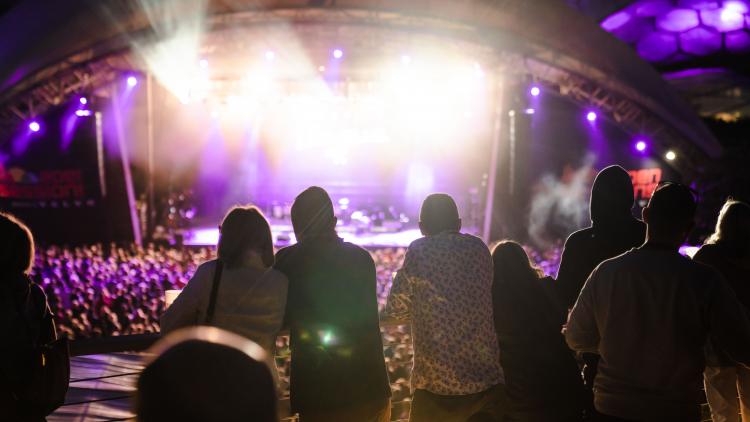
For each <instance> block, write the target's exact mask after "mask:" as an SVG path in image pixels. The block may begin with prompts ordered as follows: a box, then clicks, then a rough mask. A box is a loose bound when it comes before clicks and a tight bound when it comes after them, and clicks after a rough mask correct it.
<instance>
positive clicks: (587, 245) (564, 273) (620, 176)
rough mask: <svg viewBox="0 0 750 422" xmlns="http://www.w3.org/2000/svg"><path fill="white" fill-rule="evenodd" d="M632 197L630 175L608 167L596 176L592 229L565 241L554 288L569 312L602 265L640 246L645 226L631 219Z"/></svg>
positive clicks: (586, 229) (587, 229) (618, 167)
mask: <svg viewBox="0 0 750 422" xmlns="http://www.w3.org/2000/svg"><path fill="white" fill-rule="evenodd" d="M633 202H634V194H633V182H632V181H631V179H630V175H629V174H628V172H627V171H625V169H623V168H622V167H620V166H616V165H615V166H609V167H606V168H604V169H603V170H602V171H600V172H599V174H597V175H596V179H595V180H594V185H593V186H592V188H591V202H590V205H589V211H590V213H591V226H589V227H586V228H585V229H581V230H578V231H577V232H575V233H573V234H571V235H570V236H569V237H568V239H567V240H566V241H565V247H564V248H563V254H562V260H561V261H560V270H559V271H558V273H557V284H558V286H559V288H560V290H561V292H562V296H563V299H564V301H565V304H566V305H567V306H568V308H571V307H573V304H574V303H575V301H576V299H577V298H578V294H579V293H580V292H581V288H583V283H584V282H585V281H586V278H588V276H589V274H591V271H593V270H594V268H596V266H597V265H599V264H601V263H602V261H604V260H606V259H609V258H612V257H615V256H617V255H620V254H622V253H624V252H626V251H628V250H629V249H630V248H634V247H636V246H640V245H642V244H643V242H644V240H645V238H646V225H645V224H643V222H642V221H640V220H637V219H636V218H634V217H633V214H632V212H631V210H632V209H633Z"/></svg>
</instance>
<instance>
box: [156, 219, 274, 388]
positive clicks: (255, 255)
mask: <svg viewBox="0 0 750 422" xmlns="http://www.w3.org/2000/svg"><path fill="white" fill-rule="evenodd" d="M220 231H221V237H220V238H219V245H218V248H217V249H218V259H216V260H212V261H208V262H205V263H203V264H201V266H200V267H198V269H197V270H196V272H195V274H194V275H193V278H191V279H190V281H189V282H188V284H187V286H185V289H184V290H183V291H182V293H180V295H179V296H178V297H177V299H175V301H174V303H173V304H172V305H171V306H170V307H169V308H168V309H167V310H166V311H165V312H164V315H162V317H161V330H162V333H168V332H170V331H173V330H175V329H177V328H181V327H186V326H190V325H204V324H208V323H209V322H207V321H206V312H207V310H208V307H209V299H210V297H211V289H212V287H213V281H214V274H215V272H216V271H217V266H218V265H219V263H221V266H222V269H221V279H220V280H219V284H218V286H217V288H218V290H217V294H216V303H215V310H214V316H213V319H212V321H211V322H210V325H214V326H216V327H219V328H223V329H225V330H229V331H231V332H234V333H236V334H239V335H242V336H245V337H247V338H248V339H250V340H252V341H254V342H256V343H258V344H260V346H261V347H263V348H264V349H265V350H268V351H269V354H270V353H273V350H274V349H275V347H274V345H275V344H276V336H277V334H278V333H279V331H280V330H281V325H282V322H283V318H284V307H285V305H286V295H287V285H288V281H287V278H286V276H285V275H284V274H282V273H281V272H279V271H276V270H274V269H273V268H271V266H272V265H273V263H274V257H273V240H272V237H271V227H270V226H269V225H268V221H266V219H265V218H264V217H263V214H262V213H261V212H260V210H258V209H257V208H256V207H253V206H248V207H234V208H232V209H231V210H229V212H228V213H227V215H226V217H224V220H223V221H222V223H221V228H220ZM269 362H270V363H272V362H273V361H272V360H269ZM274 374H275V372H274Z"/></svg>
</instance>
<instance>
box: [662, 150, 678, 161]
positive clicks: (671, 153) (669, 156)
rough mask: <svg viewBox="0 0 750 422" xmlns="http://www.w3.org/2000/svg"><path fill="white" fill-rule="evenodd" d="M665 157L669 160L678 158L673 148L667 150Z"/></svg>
mask: <svg viewBox="0 0 750 422" xmlns="http://www.w3.org/2000/svg"><path fill="white" fill-rule="evenodd" d="M664 158H666V159H667V161H674V159H675V158H677V153H675V152H674V151H672V150H669V151H667V153H666V154H664Z"/></svg>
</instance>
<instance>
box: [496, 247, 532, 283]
mask: <svg viewBox="0 0 750 422" xmlns="http://www.w3.org/2000/svg"><path fill="white" fill-rule="evenodd" d="M492 262H493V264H494V268H495V282H496V283H498V284H500V285H511V284H517V283H530V282H532V281H533V280H538V279H540V278H541V277H542V276H544V273H543V272H542V270H540V269H539V268H537V267H536V266H535V265H534V264H533V263H532V262H531V260H530V259H529V256H528V255H527V254H526V251H525V250H524V249H523V247H522V246H521V245H520V244H518V242H514V241H512V240H502V241H500V242H498V243H497V245H495V247H494V248H493V249H492Z"/></svg>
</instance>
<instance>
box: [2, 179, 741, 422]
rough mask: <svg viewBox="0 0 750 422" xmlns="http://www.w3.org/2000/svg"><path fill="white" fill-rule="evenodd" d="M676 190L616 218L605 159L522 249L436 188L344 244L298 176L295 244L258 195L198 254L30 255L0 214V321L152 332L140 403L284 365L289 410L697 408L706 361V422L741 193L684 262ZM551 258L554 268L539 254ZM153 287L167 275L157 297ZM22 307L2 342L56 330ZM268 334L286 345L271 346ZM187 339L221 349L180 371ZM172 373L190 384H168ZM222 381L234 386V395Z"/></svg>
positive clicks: (514, 412)
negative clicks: (381, 243)
mask: <svg viewBox="0 0 750 422" xmlns="http://www.w3.org/2000/svg"><path fill="white" fill-rule="evenodd" d="M696 206H697V197H696V195H695V193H694V192H693V191H691V189H690V188H688V187H686V186H684V185H681V184H678V183H664V184H660V185H659V186H658V187H657V189H656V190H655V192H654V193H653V196H652V198H651V200H650V201H649V204H648V206H647V207H645V208H644V210H643V220H642V221H641V220H639V219H636V218H634V217H633V215H632V213H631V209H632V207H633V186H632V184H631V182H630V178H629V176H628V174H627V172H626V171H625V170H623V169H622V168H621V167H618V166H610V167H608V168H606V169H604V170H602V171H601V172H600V173H599V174H598V176H597V178H596V180H595V181H594V185H593V188H592V195H591V204H590V210H591V221H592V224H591V226H590V227H588V228H585V229H583V230H580V231H578V232H576V233H573V234H572V235H571V236H570V237H569V238H568V239H567V241H566V242H565V244H564V246H563V247H562V249H561V253H559V252H558V251H553V252H550V253H544V254H538V255H537V254H534V253H533V251H532V253H530V252H529V251H528V250H525V249H524V248H523V246H521V245H520V244H519V243H517V242H515V241H512V240H505V241H502V242H499V243H498V244H497V245H493V247H492V250H490V249H489V248H488V246H487V245H485V244H484V243H483V242H482V241H481V240H480V239H478V238H477V237H475V236H472V235H469V234H465V233H462V232H461V218H460V216H459V212H458V208H457V206H456V203H455V202H454V200H453V199H452V198H451V197H450V196H448V195H446V194H432V195H429V196H428V197H427V198H426V199H425V200H424V202H423V204H422V208H421V211H420V217H419V227H420V230H421V232H422V234H423V236H424V237H422V238H420V239H418V240H417V241H415V242H413V243H412V244H411V245H410V246H409V248H408V249H406V250H404V249H398V248H396V249H388V248H385V249H378V250H374V251H366V250H364V249H362V248H360V247H358V246H356V245H353V244H350V243H347V242H344V241H343V240H342V239H341V238H339V237H338V235H337V234H336V229H335V228H336V221H337V219H336V217H335V215H334V212H333V204H332V202H331V199H330V197H329V196H328V194H327V192H325V191H324V190H323V189H321V188H318V187H311V188H308V189H306V190H305V191H303V192H302V193H301V194H300V195H299V196H298V197H297V198H296V199H295V202H294V204H293V206H292V209H291V217H292V225H293V229H294V231H295V235H296V237H297V239H298V242H297V243H296V244H294V245H292V246H289V247H286V248H283V249H281V250H278V251H275V250H274V247H273V243H272V238H271V231H270V226H269V223H268V221H267V220H266V219H265V217H264V216H263V214H262V213H261V211H260V210H259V209H258V208H256V207H253V206H246V207H234V208H233V209H231V210H230V211H229V212H228V214H227V216H226V217H225V219H224V221H223V222H222V225H221V228H220V232H221V235H220V239H219V244H218V245H217V252H216V256H215V257H213V256H212V255H211V253H210V252H209V251H208V250H207V249H204V250H194V251H189V252H186V251H178V250H166V249H158V248H152V247H150V248H147V249H145V250H141V249H138V248H126V249H123V248H118V247H116V246H111V247H110V248H109V250H108V251H106V253H105V251H104V250H103V249H102V248H101V247H100V246H95V247H90V248H79V249H58V248H48V249H45V250H43V251H42V252H40V253H39V254H37V256H36V259H35V260H34V258H33V257H34V253H33V240H32V236H31V233H30V232H29V231H28V229H26V228H25V226H23V224H22V223H20V222H18V221H17V220H15V219H14V218H13V217H12V216H3V217H2V221H1V222H2V223H3V224H2V225H0V228H2V229H3V230H4V233H3V234H4V235H6V238H8V239H9V242H6V243H8V244H10V247H9V246H8V245H4V246H5V249H2V250H0V258H2V259H3V261H2V264H3V265H2V266H1V268H2V269H3V270H4V271H6V272H7V274H4V279H7V280H9V283H6V285H4V288H7V289H9V290H8V293H9V294H8V295H4V297H6V298H8V299H10V300H11V301H15V306H6V307H5V309H6V310H8V312H9V313H8V318H5V319H4V320H3V322H5V323H13V321H16V322H17V321H18V320H19V319H20V320H26V321H31V320H35V319H39V320H40V321H47V323H48V324H50V326H51V317H52V316H56V317H57V318H58V319H60V321H59V322H58V329H59V331H60V332H63V333H65V334H68V335H72V336H76V335H77V336H83V335H105V334H123V333H142V332H155V331H161V333H162V335H163V337H164V339H163V340H162V342H160V343H159V345H157V346H156V347H155V349H154V350H153V351H154V353H155V354H156V356H157V357H156V358H155V360H153V361H151V362H149V365H148V366H147V368H146V370H145V371H144V373H143V375H142V376H141V379H140V380H139V384H138V387H139V392H138V395H137V399H136V406H135V410H136V412H137V414H138V418H139V419H140V420H144V421H146V420H163V419H164V417H166V415H183V416H184V417H185V418H187V419H185V420H214V419H215V418H216V417H217V416H218V415H219V414H221V415H223V416H221V417H222V419H223V420H240V419H241V418H245V419H247V418H248V417H250V418H251V419H252V420H264V421H266V420H267V421H271V420H275V419H276V410H275V408H276V407H275V404H274V401H275V399H274V397H276V396H277V395H276V392H278V391H279V389H281V390H283V389H284V388H285V385H286V384H288V389H289V394H290V402H291V410H292V412H293V413H296V414H298V415H300V417H301V420H302V421H304V422H311V421H373V422H385V421H389V420H391V419H392V417H395V418H397V419H398V418H401V417H402V416H405V415H400V414H398V413H397V412H398V410H397V408H395V407H394V406H393V403H397V402H399V401H401V400H404V399H407V398H408V399H409V400H410V406H409V411H408V418H409V420H410V421H411V422H422V421H425V422H426V421H444V422H453V421H455V422H464V421H466V422H477V421H508V422H513V421H528V422H531V421H541V422H547V421H549V422H576V421H595V422H628V421H630V422H635V421H640V422H656V421H668V422H669V421H674V422H678V421H679V422H697V421H699V420H700V418H701V414H700V401H699V400H700V399H699V393H700V389H699V387H698V386H699V384H700V383H701V381H702V380H703V379H704V378H705V385H706V395H707V397H708V399H709V404H710V406H711V411H712V415H713V417H714V419H715V420H717V421H718V420H732V419H736V418H737V415H738V412H740V411H741V412H742V414H743V418H744V417H748V416H750V415H747V403H748V397H747V396H746V389H745V386H746V384H747V382H748V381H747V378H748V376H747V367H748V365H750V319H748V315H747V313H746V311H747V309H746V304H747V302H748V300H750V299H748V290H747V286H746V283H747V277H746V275H747V273H748V271H750V265H748V263H749V262H750V205H748V204H746V203H743V202H739V201H734V200H729V201H727V203H726V204H725V207H724V209H723V210H722V212H721V214H720V216H719V220H718V223H717V226H716V232H715V233H714V234H713V235H712V236H711V237H710V238H709V240H708V241H707V244H706V245H704V246H703V247H702V248H701V249H700V251H699V252H698V253H697V254H696V258H695V260H692V259H689V258H687V257H684V256H682V255H680V254H679V252H678V249H679V246H680V245H681V244H682V242H684V240H685V238H686V237H687V236H688V234H689V233H690V232H691V230H692V228H693V225H694V219H695V209H696ZM14 242H15V243H17V244H18V245H20V248H19V247H14V246H16V245H15V244H14ZM19 251H20V252H22V253H20V252H19ZM530 257H531V258H530ZM558 257H559V259H560V267H559V268H560V269H559V272H558V273H557V274H556V277H550V276H549V275H547V274H545V272H546V271H545V270H543V269H540V268H539V265H537V264H539V263H540V264H542V266H545V267H549V266H550V262H556V261H557V259H558ZM534 261H537V263H535V262H534ZM538 261H541V262H538ZM32 263H34V264H35V265H36V270H35V271H34V272H31V271H30V270H31V264H32ZM549 272H552V271H549ZM32 280H34V281H36V282H33V281H32ZM171 288H182V293H181V294H180V295H179V296H178V297H177V298H176V299H175V301H174V302H173V303H172V304H171V305H170V306H169V307H165V306H164V303H163V297H164V291H165V290H167V289H171ZM42 293H46V296H47V300H48V302H49V304H50V306H51V308H52V310H53V311H52V313H50V312H49V309H50V307H48V306H47V304H46V302H45V301H44V296H45V295H44V294H42ZM738 297H739V300H738ZM25 325H26V327H27V329H21V328H23V326H22V325H19V324H17V323H16V325H15V326H14V329H15V330H16V331H12V330H9V331H10V332H13V333H14V336H12V339H11V342H9V343H8V344H6V345H5V347H4V348H3V350H2V351H3V353H4V354H7V356H6V358H7V359H11V360H12V359H13V356H14V355H13V354H12V353H10V351H11V350H15V349H13V348H14V345H15V344H16V343H18V344H23V343H24V342H31V343H32V344H37V343H39V342H49V341H50V339H51V338H54V337H56V335H55V333H54V329H52V333H51V334H50V330H48V329H46V328H45V327H46V325H44V324H42V323H29V324H25ZM196 326H210V327H212V328H210V329H208V330H209V331H205V330H203V331H202V330H201V329H200V328H198V329H196V328H195V327H196ZM381 327H386V329H385V333H383V332H381ZM406 327H408V328H406ZM210 330H214V331H210ZM217 330H218V331H217ZM287 330H288V336H287V337H282V339H281V340H279V337H278V334H279V333H280V332H287ZM279 346H283V347H281V349H284V348H287V346H288V348H287V350H284V351H282V353H281V355H282V356H284V357H290V358H291V359H282V362H281V365H273V364H272V362H273V353H274V352H275V351H274V349H279ZM19 350H20V349H19ZM276 352H278V351H276ZM191 356H204V357H205V361H206V362H208V361H212V360H215V359H218V360H223V359H224V357H225V358H226V362H228V363H231V365H230V366H233V367H231V368H227V367H226V366H225V365H222V364H219V365H218V366H217V365H213V364H207V365H206V366H205V367H204V368H201V369H200V370H196V371H190V370H189V369H190V365H191V361H192V359H191ZM7 359H3V361H6V360H7ZM276 363H277V364H278V363H279V362H278V361H277V362H276ZM19 368H20V367H19ZM235 368H236V369H237V372H233V369H235ZM18 371H19V369H16V370H15V372H14V373H20V372H18ZM704 373H705V375H704ZM221 374H224V375H221ZM235 375H236V376H235ZM185 377H187V378H190V379H191V380H190V382H191V383H192V384H190V385H193V386H194V389H190V390H186V389H185V388H180V387H179V385H181V382H180V381H179V380H180V379H182V378H185ZM16 378H18V377H16ZM21 378H23V377H21ZM198 378H200V379H198ZM228 378H231V379H228ZM7 379H10V378H7ZM14 379H15V378H14ZM19 382H21V381H18V380H17V379H16V381H15V383H19ZM186 385H187V384H186ZM15 386H16V384H14V382H10V383H5V384H4V385H3V388H5V390H3V394H6V393H7V394H6V395H7V397H3V399H4V400H5V399H9V398H10V402H9V404H8V405H9V406H11V407H10V408H11V409H12V412H17V413H18V414H19V415H21V414H24V413H29V412H30V413H34V411H35V409H34V408H33V407H29V406H28V403H29V402H28V401H26V402H25V401H24V400H23V399H24V398H23V397H22V395H21V396H19V394H17V393H18V391H17V390H14V388H15ZM240 386H245V387H247V388H244V387H243V391H245V390H246V391H248V392H250V391H255V393H253V395H254V396H253V397H252V398H249V397H248V399H247V400H244V399H243V397H244V396H245V395H243V394H242V393H240V394H237V393H236V392H237V389H236V388H235V387H238V388H239V387H240ZM274 386H275V391H274ZM227 389H229V390H227ZM200 391H205V392H206V394H205V395H203V394H200V393H199V392H200ZM221 391H227V394H226V395H223V394H221ZM197 392H198V393H197ZM256 393H257V394H256ZM737 395H739V396H740V400H739V402H737V401H736V400H734V399H733V397H736V396H737ZM210 397H222V398H223V400H214V401H215V402H212V401H211V400H210ZM263 398H266V399H267V400H265V399H263ZM14 400H15V401H14ZM188 400H191V401H193V402H194V404H195V405H194V406H193V407H192V408H191V412H189V413H186V412H184V409H183V408H182V407H184V406H183V405H182V404H183V403H185V402H186V401H188ZM227 400H228V401H227ZM264 400H265V401H264ZM219 401H222V403H218V402H219ZM217 406H221V407H222V409H221V410H219V409H218V408H217ZM227 409H229V410H227ZM231 409H235V410H234V411H232V410H231ZM394 412H395V413H396V414H394ZM251 415H254V416H251Z"/></svg>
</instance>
